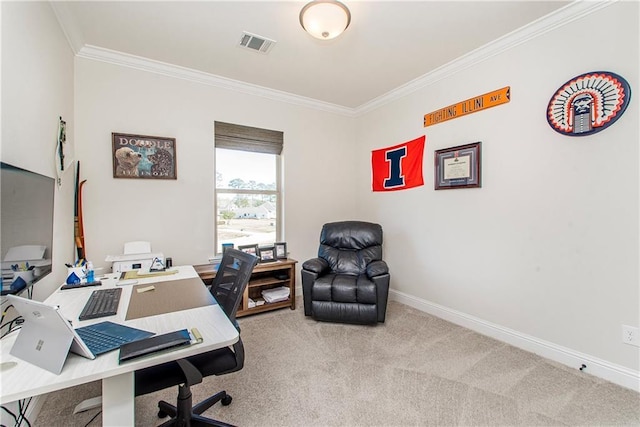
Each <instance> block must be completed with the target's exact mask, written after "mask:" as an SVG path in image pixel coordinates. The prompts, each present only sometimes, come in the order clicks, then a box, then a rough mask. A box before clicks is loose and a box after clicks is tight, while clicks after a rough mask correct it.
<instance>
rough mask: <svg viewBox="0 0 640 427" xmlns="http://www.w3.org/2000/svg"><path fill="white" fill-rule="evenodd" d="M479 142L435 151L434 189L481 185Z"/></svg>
mask: <svg viewBox="0 0 640 427" xmlns="http://www.w3.org/2000/svg"><path fill="white" fill-rule="evenodd" d="M480 145H481V143H480V142H474V143H473V144H467V145H459V146H457V147H451V148H444V149H442V150H436V151H435V159H434V161H435V168H434V171H435V179H434V181H435V189H436V190H448V189H453V188H476V187H481V180H480Z"/></svg>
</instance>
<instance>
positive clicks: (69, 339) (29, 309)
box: [7, 295, 153, 374]
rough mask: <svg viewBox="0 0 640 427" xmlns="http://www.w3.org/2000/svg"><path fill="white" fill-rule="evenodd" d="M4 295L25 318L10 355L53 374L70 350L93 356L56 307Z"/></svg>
mask: <svg viewBox="0 0 640 427" xmlns="http://www.w3.org/2000/svg"><path fill="white" fill-rule="evenodd" d="M7 299H8V301H9V304H12V305H13V306H14V308H15V309H16V311H17V312H18V313H19V314H20V315H21V316H22V317H23V319H24V323H23V324H22V327H21V328H20V331H19V332H18V337H17V338H16V341H15V342H14V344H13V347H12V348H11V351H10V353H11V354H12V355H13V356H15V357H17V358H19V359H22V360H24V361H26V362H29V363H32V364H34V365H36V366H39V367H40V368H43V369H46V370H47V371H50V372H53V373H54V374H59V373H60V372H62V367H63V366H64V362H65V360H67V355H68V354H69V350H71V351H72V352H74V353H76V354H78V355H80V356H82V357H86V358H87V359H95V358H96V354H95V353H93V351H91V349H90V348H89V347H88V346H87V344H86V343H85V342H84V341H83V340H82V338H80V335H79V334H78V333H77V332H76V331H75V330H74V329H73V327H72V326H71V322H69V321H68V320H67V319H65V317H64V316H63V315H62V313H60V312H59V311H58V307H55V306H52V305H47V304H44V303H41V302H38V301H34V300H30V299H26V298H23V297H19V296H15V295H7ZM104 323H107V322H104ZM119 326H123V325H119ZM99 328H100V327H99ZM125 328H126V327H125ZM106 329H109V328H106ZM118 329H119V328H118ZM140 331H141V330H140ZM141 332H144V333H146V334H150V335H153V334H152V333H150V332H147V331H141ZM136 334H137V333H136ZM147 336H149V335H147ZM116 348H117V347H116Z"/></svg>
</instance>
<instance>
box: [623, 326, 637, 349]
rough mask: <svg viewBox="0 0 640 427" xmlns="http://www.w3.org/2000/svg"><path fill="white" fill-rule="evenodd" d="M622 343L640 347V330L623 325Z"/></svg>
mask: <svg viewBox="0 0 640 427" xmlns="http://www.w3.org/2000/svg"><path fill="white" fill-rule="evenodd" d="M622 342H623V343H625V344H631V345H635V346H636V347H640V332H638V328H634V327H633V326H627V325H622Z"/></svg>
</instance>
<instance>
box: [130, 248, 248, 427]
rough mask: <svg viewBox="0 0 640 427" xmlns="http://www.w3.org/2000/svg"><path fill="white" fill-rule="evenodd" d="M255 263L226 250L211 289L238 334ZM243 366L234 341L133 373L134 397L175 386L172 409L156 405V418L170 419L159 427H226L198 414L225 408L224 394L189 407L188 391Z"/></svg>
mask: <svg viewBox="0 0 640 427" xmlns="http://www.w3.org/2000/svg"><path fill="white" fill-rule="evenodd" d="M257 262H258V258H257V257H255V256H254V255H251V254H248V253H245V252H241V251H239V250H236V249H227V250H226V251H225V252H224V255H223V257H222V261H221V262H220V266H219V267H218V272H217V273H216V277H215V279H214V280H213V283H212V285H211V294H212V295H213V296H214V297H215V298H216V300H217V301H218V304H220V307H221V308H222V309H223V310H224V312H225V313H226V314H227V316H228V317H229V320H230V321H231V322H233V323H234V324H235V325H236V328H237V329H238V331H240V327H239V325H238V322H237V321H236V312H237V311H238V306H239V305H240V302H241V301H242V294H243V293H244V290H245V288H246V287H247V283H248V282H249V278H250V277H251V273H252V271H253V267H255V265H256V263H257ZM243 366H244V346H243V345H242V340H241V339H238V342H236V343H235V344H234V345H233V348H231V347H225V348H221V349H217V350H212V351H209V352H206V353H203V354H198V355H195V356H190V357H187V358H185V359H180V360H176V361H173V362H168V363H164V364H162V365H158V366H152V367H149V368H145V369H141V370H139V371H136V372H135V392H136V396H140V395H143V394H147V393H152V392H154V391H158V390H162V389H165V388H167V387H172V386H175V385H179V388H178V399H177V404H176V405H175V406H174V405H171V404H169V403H167V402H165V401H160V402H158V408H159V411H158V416H159V417H160V418H164V417H165V416H167V415H170V416H171V420H169V421H167V422H166V423H164V424H162V426H172V425H178V426H183V425H191V426H204V425H214V426H229V424H226V423H223V422H221V421H216V420H212V419H209V418H205V417H203V416H201V415H200V414H202V413H203V412H204V411H206V410H207V409H209V408H210V407H212V406H213V405H214V404H216V403H217V402H218V401H220V402H222V404H223V405H225V406H226V405H229V404H230V403H231V396H230V395H228V394H227V393H226V391H220V392H218V393H216V394H214V395H213V396H211V397H209V398H207V399H205V400H204V401H202V402H200V403H198V404H197V405H195V406H192V401H191V388H190V387H191V386H192V385H194V384H198V383H200V382H202V378H203V377H207V376H210V375H223V374H228V373H231V372H236V371H239V370H240V369H242V367H243Z"/></svg>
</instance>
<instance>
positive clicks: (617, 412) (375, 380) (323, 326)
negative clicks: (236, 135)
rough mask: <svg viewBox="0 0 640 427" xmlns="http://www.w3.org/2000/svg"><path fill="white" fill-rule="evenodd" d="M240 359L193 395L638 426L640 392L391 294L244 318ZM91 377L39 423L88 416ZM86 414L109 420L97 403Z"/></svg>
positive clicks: (298, 418) (329, 422)
mask: <svg viewBox="0 0 640 427" xmlns="http://www.w3.org/2000/svg"><path fill="white" fill-rule="evenodd" d="M240 323H241V327H242V338H243V341H244V343H245V349H246V363H245V367H244V369H243V370H241V371H239V372H237V373H233V374H229V375H225V376H221V377H211V378H206V379H205V380H204V382H203V383H202V384H199V385H197V386H194V387H193V391H194V402H197V401H200V400H201V399H203V398H205V397H206V396H207V395H209V394H213V393H214V392H216V391H218V390H220V389H223V388H224V389H226V390H227V392H228V393H230V394H231V395H232V396H233V402H232V403H231V405H229V406H227V407H222V406H220V404H217V405H216V406H214V407H213V408H212V409H210V410H209V411H207V412H206V413H205V415H207V416H210V417H214V418H216V419H219V420H222V421H225V422H229V423H232V424H235V425H238V426H427V425H439V426H513V425H525V426H548V425H554V426H562V425H574V426H576V425H579V426H584V425H593V426H602V425H616V426H623V425H624V426H640V395H639V394H638V393H636V392H634V391H631V390H628V389H625V388H622V387H619V386H616V385H613V384H611V383H609V382H606V381H604V380H601V379H598V378H595V377H593V376H591V375H588V374H586V373H583V372H580V371H579V370H578V369H571V368H568V367H565V366H562V365H559V364H557V363H555V362H551V361H548V360H546V359H543V358H540V357H538V356H536V355H534V354H531V353H527V352H525V351H522V350H519V349H517V348H514V347H511V346H509V345H507V344H504V343H501V342H499V341H496V340H493V339H491V338H487V337H485V336H482V335H479V334H477V333H475V332H472V331H469V330H468V329H465V328H462V327H459V326H456V325H454V324H451V323H449V322H446V321H443V320H441V319H438V318H436V317H433V316H430V315H428V314H425V313H422V312H420V311H418V310H415V309H413V308H411V307H408V306H406V305H403V304H400V303H396V302H390V303H389V307H388V311H387V322H386V323H385V324H381V325H378V326H354V325H341V324H332V323H320V322H316V321H314V320H312V319H310V318H306V317H304V313H303V310H302V307H300V305H298V308H297V309H296V310H294V311H292V310H288V309H283V310H278V311H275V312H271V313H265V314H260V315H255V316H250V317H245V318H242V319H240ZM99 393H100V384H99V383H91V384H87V385H84V386H80V387H75V388H71V389H67V390H64V391H62V392H58V393H55V394H52V395H50V397H48V399H47V402H46V403H45V406H44V408H43V410H42V411H41V413H40V415H39V417H38V419H37V420H36V421H35V423H32V424H33V425H34V426H43V427H44V426H47V427H48V426H84V425H85V424H86V423H87V422H89V421H90V420H91V419H92V418H93V417H94V416H95V415H96V414H97V413H98V409H94V410H91V411H88V412H86V413H83V414H78V415H73V414H72V411H73V408H74V406H75V405H76V404H77V403H78V402H80V401H82V400H83V399H86V398H89V397H93V396H96V395H98V394H99ZM176 394H177V392H176V389H173V388H172V389H168V390H164V391H162V392H158V393H154V394H150V395H147V396H142V397H138V398H137V399H136V420H137V421H136V425H138V426H155V425H158V424H160V423H161V422H162V421H163V420H160V419H158V418H157V416H156V413H157V406H156V402H157V401H158V400H159V399H165V400H168V401H174V400H175V396H176ZM89 425H90V426H99V425H102V423H101V419H100V415H98V416H97V417H96V418H95V419H94V420H93V421H92V422H91V423H90V424H89Z"/></svg>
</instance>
